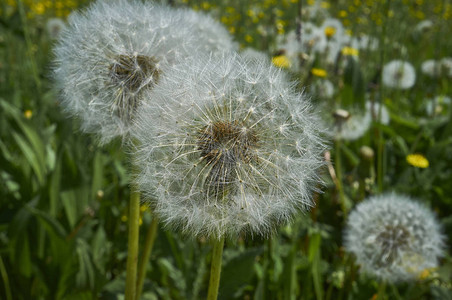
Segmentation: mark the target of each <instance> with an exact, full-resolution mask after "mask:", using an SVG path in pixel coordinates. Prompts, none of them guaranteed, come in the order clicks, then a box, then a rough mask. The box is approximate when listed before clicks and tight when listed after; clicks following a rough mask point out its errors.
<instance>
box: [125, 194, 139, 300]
mask: <svg viewBox="0 0 452 300" xmlns="http://www.w3.org/2000/svg"><path fill="white" fill-rule="evenodd" d="M139 228H140V192H138V190H137V188H136V186H134V185H132V190H131V192H130V203H129V242H128V248H127V271H126V291H125V299H126V300H135V295H136V280H137V263H138V243H139Z"/></svg>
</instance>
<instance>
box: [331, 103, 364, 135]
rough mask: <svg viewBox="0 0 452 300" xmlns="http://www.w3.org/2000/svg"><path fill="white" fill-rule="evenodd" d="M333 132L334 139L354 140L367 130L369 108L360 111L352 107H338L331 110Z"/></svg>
mask: <svg viewBox="0 0 452 300" xmlns="http://www.w3.org/2000/svg"><path fill="white" fill-rule="evenodd" d="M332 116H333V127H332V129H333V132H332V135H333V137H334V139H336V140H344V141H354V140H357V139H359V138H360V137H362V136H363V135H364V134H365V133H366V132H367V130H369V128H370V125H371V123H372V115H371V113H370V111H369V110H365V111H362V110H361V109H359V108H355V107H352V108H350V109H349V110H344V109H338V110H336V111H334V112H333V114H332Z"/></svg>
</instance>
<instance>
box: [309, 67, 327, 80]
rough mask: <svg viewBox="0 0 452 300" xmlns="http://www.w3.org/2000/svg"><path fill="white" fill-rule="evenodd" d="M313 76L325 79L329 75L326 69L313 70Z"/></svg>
mask: <svg viewBox="0 0 452 300" xmlns="http://www.w3.org/2000/svg"><path fill="white" fill-rule="evenodd" d="M311 74H312V75H314V76H317V77H321V78H325V77H326V76H327V75H328V73H327V72H326V71H325V70H324V69H319V68H312V69H311Z"/></svg>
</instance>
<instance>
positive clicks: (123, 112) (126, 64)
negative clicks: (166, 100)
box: [109, 53, 160, 122]
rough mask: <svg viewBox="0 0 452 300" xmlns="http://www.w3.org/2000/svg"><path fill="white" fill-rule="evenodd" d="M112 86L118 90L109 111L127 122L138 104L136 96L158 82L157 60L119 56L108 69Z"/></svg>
mask: <svg viewBox="0 0 452 300" xmlns="http://www.w3.org/2000/svg"><path fill="white" fill-rule="evenodd" d="M109 72H110V73H109V74H110V78H111V81H112V83H113V84H115V85H116V86H118V87H119V88H120V93H119V95H118V97H117V98H116V99H115V101H114V103H113V105H112V107H111V110H112V112H114V113H116V114H117V115H118V117H119V118H120V119H121V120H123V121H124V122H129V121H130V120H131V119H132V116H133V115H134V113H135V110H136V109H137V107H138V105H139V102H138V100H137V97H136V96H137V94H138V93H139V92H140V91H141V89H142V88H144V87H152V86H153V85H155V84H156V83H157V82H158V80H159V76H160V73H159V70H158V68H157V60H156V59H155V58H153V57H149V56H145V55H139V54H136V53H135V54H133V55H125V54H121V55H119V56H117V57H116V58H115V62H114V63H112V64H111V65H110V67H109Z"/></svg>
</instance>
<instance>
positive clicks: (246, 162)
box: [133, 53, 325, 238]
mask: <svg viewBox="0 0 452 300" xmlns="http://www.w3.org/2000/svg"><path fill="white" fill-rule="evenodd" d="M150 97H152V98H153V99H155V100H154V101H147V102H146V103H145V104H143V107H142V110H140V112H139V113H138V115H137V119H136V128H137V129H136V130H134V134H133V137H134V138H135V140H136V141H137V142H138V146H137V151H136V154H135V156H136V161H135V163H136V165H137V167H138V168H139V169H140V170H141V172H140V174H139V176H138V177H137V178H136V179H137V182H138V184H139V186H140V188H141V190H142V191H143V192H144V194H145V196H147V197H148V199H150V204H151V206H152V207H153V209H154V210H155V213H157V214H158V215H159V217H160V218H161V220H162V221H163V222H164V223H166V224H167V225H169V226H171V227H173V228H176V229H181V230H182V231H183V232H185V233H188V234H192V235H195V236H207V237H209V238H220V237H222V236H229V237H236V236H237V235H239V234H250V235H263V236H266V235H268V234H270V233H271V232H272V231H273V230H274V229H275V226H276V225H278V224H281V223H286V222H287V221H289V220H290V219H291V218H292V217H293V216H294V214H295V213H297V212H298V211H300V210H305V209H307V208H308V207H310V206H311V205H312V201H311V196H312V193H313V191H314V190H316V188H318V187H319V185H320V179H319V177H318V173H319V168H320V167H321V166H322V165H323V164H324V163H323V160H322V152H323V150H324V147H325V145H324V140H323V138H322V133H323V129H322V127H321V124H320V122H319V120H318V119H317V114H315V113H314V112H313V111H312V108H311V105H310V103H309V101H308V100H307V99H306V98H305V97H304V96H303V95H302V94H300V93H297V92H295V91H294V86H293V85H292V84H290V83H289V82H288V81H287V78H286V77H285V75H284V73H282V72H281V70H279V69H278V68H275V67H273V66H271V65H270V63H269V62H262V63H258V62H257V61H256V60H253V61H247V60H245V59H242V58H240V57H239V56H238V55H237V54H233V53H225V54H224V55H223V56H220V57H210V58H209V57H197V58H194V59H193V60H192V61H190V62H188V63H187V62H185V63H183V64H180V65H176V66H175V67H174V68H173V70H171V71H170V72H168V73H167V74H166V75H165V76H164V77H162V80H161V82H160V83H159V85H158V86H156V87H155V88H154V90H153V91H152V95H151V96H150Z"/></svg>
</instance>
